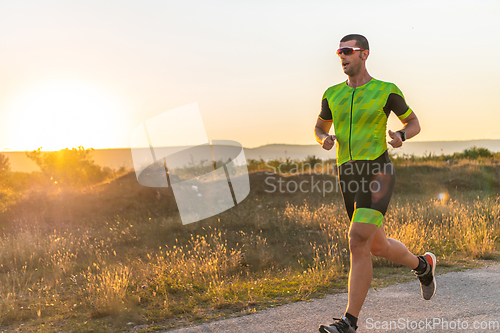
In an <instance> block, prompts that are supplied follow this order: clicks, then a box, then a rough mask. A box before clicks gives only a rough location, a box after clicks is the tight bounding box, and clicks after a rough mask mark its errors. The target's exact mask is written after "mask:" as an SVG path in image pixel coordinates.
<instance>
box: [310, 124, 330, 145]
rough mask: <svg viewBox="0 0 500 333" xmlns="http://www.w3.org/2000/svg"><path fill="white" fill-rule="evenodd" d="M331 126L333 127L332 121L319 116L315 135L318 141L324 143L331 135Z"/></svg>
mask: <svg viewBox="0 0 500 333" xmlns="http://www.w3.org/2000/svg"><path fill="white" fill-rule="evenodd" d="M330 128H332V123H331V122H329V121H324V120H321V119H320V118H318V120H317V121H316V126H315V127H314V136H315V137H316V141H317V142H318V143H319V144H320V145H322V144H323V141H324V140H325V138H326V137H327V136H328V135H329V134H328V132H330Z"/></svg>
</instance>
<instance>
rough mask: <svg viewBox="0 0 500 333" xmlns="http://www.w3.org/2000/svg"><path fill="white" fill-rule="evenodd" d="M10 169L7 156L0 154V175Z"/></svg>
mask: <svg viewBox="0 0 500 333" xmlns="http://www.w3.org/2000/svg"><path fill="white" fill-rule="evenodd" d="M9 171H10V162H9V158H8V157H7V156H5V155H4V154H0V175H5V174H6V173H8V172H9Z"/></svg>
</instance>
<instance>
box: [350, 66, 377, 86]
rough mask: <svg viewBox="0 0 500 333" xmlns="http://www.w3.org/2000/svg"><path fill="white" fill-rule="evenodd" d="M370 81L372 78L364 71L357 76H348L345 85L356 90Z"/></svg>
mask: <svg viewBox="0 0 500 333" xmlns="http://www.w3.org/2000/svg"><path fill="white" fill-rule="evenodd" d="M371 79H372V77H371V76H370V74H368V71H367V70H366V69H364V70H363V71H361V72H360V73H358V74H355V75H352V76H348V79H347V85H348V86H349V87H352V88H356V87H359V86H362V85H363V84H366V83H368V81H370V80H371Z"/></svg>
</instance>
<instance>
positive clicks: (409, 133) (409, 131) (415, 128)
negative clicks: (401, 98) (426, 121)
mask: <svg viewBox="0 0 500 333" xmlns="http://www.w3.org/2000/svg"><path fill="white" fill-rule="evenodd" d="M401 122H402V123H403V125H404V126H403V129H402V131H405V133H406V139H411V138H413V137H414V136H416V135H417V134H418V133H420V123H419V122H418V118H417V115H416V114H415V112H412V113H410V115H409V116H408V117H406V118H405V119H404V120H401Z"/></svg>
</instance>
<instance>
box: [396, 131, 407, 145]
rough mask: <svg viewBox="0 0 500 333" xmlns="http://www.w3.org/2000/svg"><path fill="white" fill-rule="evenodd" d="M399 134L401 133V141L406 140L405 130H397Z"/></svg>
mask: <svg viewBox="0 0 500 333" xmlns="http://www.w3.org/2000/svg"><path fill="white" fill-rule="evenodd" d="M398 133H399V134H401V141H403V142H405V141H406V132H405V131H398Z"/></svg>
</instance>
